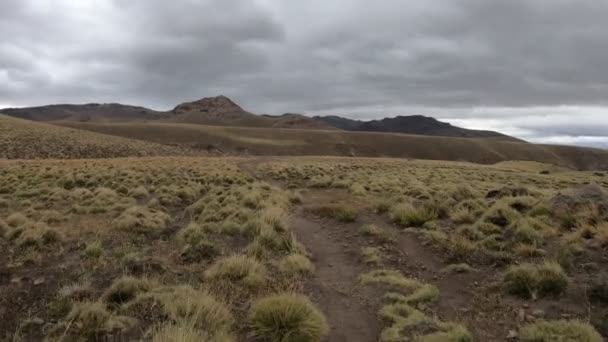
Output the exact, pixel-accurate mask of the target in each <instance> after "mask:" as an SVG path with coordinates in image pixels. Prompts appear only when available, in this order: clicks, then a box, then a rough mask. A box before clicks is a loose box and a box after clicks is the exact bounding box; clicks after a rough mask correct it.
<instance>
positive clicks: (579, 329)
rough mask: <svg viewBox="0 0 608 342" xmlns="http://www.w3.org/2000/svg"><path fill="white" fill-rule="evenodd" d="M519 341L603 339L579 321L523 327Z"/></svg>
mask: <svg viewBox="0 0 608 342" xmlns="http://www.w3.org/2000/svg"><path fill="white" fill-rule="evenodd" d="M520 339H521V341H527V342H552V341H563V342H601V341H603V340H604V339H603V338H602V336H600V334H599V333H598V332H597V331H596V330H595V329H594V328H593V326H591V325H589V324H586V323H583V322H579V321H566V320H559V321H540V322H536V323H532V324H528V325H526V326H524V327H523V328H522V329H521V331H520Z"/></svg>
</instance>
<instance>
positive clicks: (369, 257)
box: [361, 247, 382, 265]
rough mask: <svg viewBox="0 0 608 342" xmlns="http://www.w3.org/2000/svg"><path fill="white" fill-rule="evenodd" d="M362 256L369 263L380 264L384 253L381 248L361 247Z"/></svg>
mask: <svg viewBox="0 0 608 342" xmlns="http://www.w3.org/2000/svg"><path fill="white" fill-rule="evenodd" d="M361 256H363V261H364V262H365V263H367V264H375V265H378V264H380V263H381V262H382V254H381V253H380V249H378V248H376V247H363V248H361Z"/></svg>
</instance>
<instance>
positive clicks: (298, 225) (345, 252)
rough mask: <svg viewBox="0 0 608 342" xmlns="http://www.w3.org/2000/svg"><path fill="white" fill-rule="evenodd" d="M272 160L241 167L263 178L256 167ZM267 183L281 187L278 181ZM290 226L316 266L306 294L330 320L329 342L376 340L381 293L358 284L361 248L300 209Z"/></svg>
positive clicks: (337, 229) (337, 228)
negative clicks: (355, 246)
mask: <svg viewBox="0 0 608 342" xmlns="http://www.w3.org/2000/svg"><path fill="white" fill-rule="evenodd" d="M271 160H272V159H270V158H257V159H250V160H246V161H244V162H242V163H240V164H239V167H240V168H241V170H243V171H244V172H247V173H249V174H251V175H252V176H254V177H256V178H260V177H259V175H258V172H257V166H258V165H259V164H260V163H263V162H268V161H271ZM264 180H265V181H267V182H270V183H272V184H273V185H275V186H280V184H279V183H278V182H272V181H270V180H267V179H264ZM305 201H306V198H305ZM290 227H291V229H292V231H293V232H294V233H295V234H296V237H297V239H298V241H300V242H302V243H303V244H304V245H305V246H306V249H307V251H308V252H309V253H310V254H311V260H312V261H313V263H314V264H315V268H316V271H315V274H314V275H313V276H312V277H311V278H310V279H308V280H307V281H306V284H305V291H306V292H308V293H307V294H308V295H309V296H310V298H311V299H312V301H313V302H315V303H316V304H317V305H318V306H319V308H320V309H321V310H322V311H323V313H324V314H325V315H326V317H327V320H328V321H329V325H330V327H331V331H330V333H329V336H327V338H326V341H331V342H372V341H377V340H378V336H379V334H380V330H381V329H382V326H381V322H380V321H379V318H378V315H377V312H378V308H379V305H380V300H381V293H376V291H375V290H373V289H370V288H368V287H364V286H362V285H360V284H359V281H358V277H359V275H361V274H362V273H364V272H365V271H366V268H365V266H364V265H363V264H362V263H361V262H360V261H359V257H358V255H357V254H356V251H358V248H354V247H353V246H354V244H352V243H348V237H347V234H344V233H345V232H342V231H340V230H341V229H343V228H344V227H341V226H340V225H333V224H329V223H326V222H322V221H316V220H313V219H310V218H308V217H307V216H306V215H305V214H304V212H303V210H302V209H301V208H296V209H294V210H293V212H292V213H291V216H290Z"/></svg>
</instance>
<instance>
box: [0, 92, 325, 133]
mask: <svg viewBox="0 0 608 342" xmlns="http://www.w3.org/2000/svg"><path fill="white" fill-rule="evenodd" d="M0 114H4V115H8V116H12V117H16V118H20V119H27V120H32V121H43V122H48V121H74V122H130V121H162V122H176V123H189V124H202V125H214V126H241V127H279V128H304V129H327V130H335V129H336V128H334V127H333V126H330V125H328V124H325V123H323V122H320V121H317V120H313V119H312V118H310V117H307V116H304V115H301V114H283V115H279V116H271V115H256V114H253V113H250V112H247V111H245V110H244V109H243V108H241V107H240V106H239V105H237V104H236V103H234V102H233V101H232V100H230V99H229V98H227V97H226V96H216V97H206V98H203V99H200V100H197V101H192V102H185V103H182V104H179V105H177V106H176V107H175V108H173V109H172V110H171V111H166V112H160V111H155V110H152V109H148V108H144V107H137V106H130V105H123V104H118V103H109V104H99V103H89V104H83V105H73V104H60V105H49V106H40V107H29V108H7V109H0Z"/></svg>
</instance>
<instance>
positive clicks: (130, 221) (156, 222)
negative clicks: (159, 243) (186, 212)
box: [115, 206, 171, 234]
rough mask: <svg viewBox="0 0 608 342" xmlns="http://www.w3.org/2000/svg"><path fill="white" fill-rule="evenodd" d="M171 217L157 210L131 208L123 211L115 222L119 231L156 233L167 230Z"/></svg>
mask: <svg viewBox="0 0 608 342" xmlns="http://www.w3.org/2000/svg"><path fill="white" fill-rule="evenodd" d="M170 219H171V217H170V216H169V215H168V214H167V213H165V212H163V211H161V210H158V209H153V208H149V207H144V206H133V207H130V208H128V209H127V210H125V211H124V212H123V213H122V214H121V215H120V216H119V217H118V218H117V219H116V221H115V224H116V226H117V227H118V228H119V229H122V230H126V231H131V232H136V233H142V234H146V233H158V232H159V231H161V230H163V229H165V228H167V224H168V223H169V221H170Z"/></svg>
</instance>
